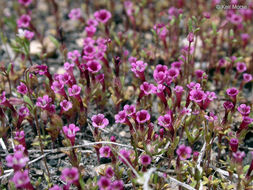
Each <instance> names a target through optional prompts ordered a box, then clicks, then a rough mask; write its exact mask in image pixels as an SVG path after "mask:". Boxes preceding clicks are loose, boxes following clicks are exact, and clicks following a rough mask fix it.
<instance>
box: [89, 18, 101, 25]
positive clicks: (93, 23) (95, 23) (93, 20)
mask: <svg viewBox="0 0 253 190" xmlns="http://www.w3.org/2000/svg"><path fill="white" fill-rule="evenodd" d="M87 25H88V26H94V27H96V26H97V25H98V22H97V20H96V19H92V18H91V19H88V20H87Z"/></svg>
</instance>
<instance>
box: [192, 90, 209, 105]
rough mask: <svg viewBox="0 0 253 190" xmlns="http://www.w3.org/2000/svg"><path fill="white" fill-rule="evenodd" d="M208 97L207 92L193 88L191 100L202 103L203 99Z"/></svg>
mask: <svg viewBox="0 0 253 190" xmlns="http://www.w3.org/2000/svg"><path fill="white" fill-rule="evenodd" d="M205 99H206V94H205V92H204V91H202V90H191V92H190V100H192V101H194V102H196V103H198V104H199V103H201V102H202V101H203V100H205Z"/></svg>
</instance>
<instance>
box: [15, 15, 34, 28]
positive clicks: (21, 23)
mask: <svg viewBox="0 0 253 190" xmlns="http://www.w3.org/2000/svg"><path fill="white" fill-rule="evenodd" d="M30 22H31V17H30V16H29V15H26V14H25V15H22V16H20V18H19V19H18V21H17V25H18V27H19V28H28V27H29V25H30Z"/></svg>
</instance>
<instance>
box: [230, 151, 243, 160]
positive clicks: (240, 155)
mask: <svg viewBox="0 0 253 190" xmlns="http://www.w3.org/2000/svg"><path fill="white" fill-rule="evenodd" d="M232 155H233V158H234V160H235V161H236V162H237V163H242V160H243V158H244V157H245V153H244V152H240V151H237V152H233V154H232Z"/></svg>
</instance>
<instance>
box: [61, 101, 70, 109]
mask: <svg viewBox="0 0 253 190" xmlns="http://www.w3.org/2000/svg"><path fill="white" fill-rule="evenodd" d="M60 105H61V108H62V109H63V110H64V111H68V110H70V109H71V108H72V103H71V102H69V101H67V100H63V101H61V103H60Z"/></svg>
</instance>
